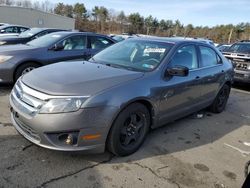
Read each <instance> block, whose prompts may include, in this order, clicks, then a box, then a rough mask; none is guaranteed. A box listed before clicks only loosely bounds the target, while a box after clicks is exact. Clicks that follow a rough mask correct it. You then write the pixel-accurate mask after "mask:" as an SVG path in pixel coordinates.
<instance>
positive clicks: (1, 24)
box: [0, 23, 9, 26]
mask: <svg viewBox="0 0 250 188" xmlns="http://www.w3.org/2000/svg"><path fill="white" fill-rule="evenodd" d="M3 25H9V24H8V23H0V26H3Z"/></svg>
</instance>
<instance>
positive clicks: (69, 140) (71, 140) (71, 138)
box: [58, 133, 77, 145]
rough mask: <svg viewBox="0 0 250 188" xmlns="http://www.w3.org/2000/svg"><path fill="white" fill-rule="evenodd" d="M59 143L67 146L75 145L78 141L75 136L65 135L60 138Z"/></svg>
mask: <svg viewBox="0 0 250 188" xmlns="http://www.w3.org/2000/svg"><path fill="white" fill-rule="evenodd" d="M58 139H59V141H61V142H63V143H64V144H67V145H74V144H75V143H76V141H77V139H76V138H75V136H74V135H73V134H69V133H63V134H60V135H59V136H58Z"/></svg>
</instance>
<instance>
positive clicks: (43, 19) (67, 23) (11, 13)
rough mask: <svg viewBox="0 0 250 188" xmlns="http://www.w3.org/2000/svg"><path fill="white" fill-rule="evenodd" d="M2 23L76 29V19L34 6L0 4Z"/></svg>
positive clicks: (0, 21)
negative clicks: (33, 7) (36, 8)
mask: <svg viewBox="0 0 250 188" xmlns="http://www.w3.org/2000/svg"><path fill="white" fill-rule="evenodd" d="M0 23H9V24H17V25H23V26H28V27H45V28H59V29H74V28H75V19H73V18H68V17H64V16H60V15H57V14H51V13H47V12H43V11H40V10H35V9H32V8H23V7H15V6H0Z"/></svg>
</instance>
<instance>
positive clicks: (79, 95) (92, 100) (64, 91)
mask: <svg viewBox="0 0 250 188" xmlns="http://www.w3.org/2000/svg"><path fill="white" fill-rule="evenodd" d="M232 79H233V67H232V64H231V63H229V62H228V61H227V60H226V58H225V57H223V55H222V54H221V53H220V52H219V51H218V50H217V49H215V48H214V47H213V46H211V45H209V44H206V43H202V42H198V41H187V40H174V39H163V38H150V39H149V38H144V39H139V38H137V39H129V40H125V41H122V42H119V43H117V44H115V45H113V46H111V47H108V48H106V49H105V50H103V51H101V52H100V53H98V54H96V55H95V56H94V57H93V58H91V59H90V61H89V62H87V61H85V62H79V61H78V62H71V63H67V62H63V63H56V64H53V65H49V66H45V67H41V68H39V69H36V70H33V71H31V72H30V73H28V74H26V75H24V76H22V77H21V78H20V79H19V80H18V82H17V83H16V84H15V86H14V88H13V90H12V93H11V96H10V105H11V116H12V123H13V125H14V126H15V128H16V129H17V131H18V132H19V133H21V134H22V135H23V136H24V137H25V138H27V139H28V140H30V141H31V142H33V143H35V144H37V145H39V146H42V147H45V148H49V149H54V150H61V151H79V150H85V151H86V150H88V151H92V152H103V151H104V150H105V148H107V149H108V150H109V151H111V152H112V153H114V154H115V155H120V156H125V155H129V154H132V153H133V152H135V151H136V150H137V149H138V148H139V147H140V146H141V145H142V143H143V141H144V140H145V138H146V135H147V133H148V131H149V130H150V128H156V127H159V126H161V125H165V124H166V123H167V122H172V121H174V120H175V119H178V118H181V117H184V116H186V115H188V114H191V113H194V112H196V111H199V110H201V109H204V108H206V107H209V108H210V109H211V111H212V112H215V113H220V112H222V111H223V110H224V108H225V106H226V103H227V99H228V97H229V93H230V88H231V83H232Z"/></svg>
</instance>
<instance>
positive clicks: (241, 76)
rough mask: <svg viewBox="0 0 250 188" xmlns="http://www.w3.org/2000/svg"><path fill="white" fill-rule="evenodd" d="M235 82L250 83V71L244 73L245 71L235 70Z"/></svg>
mask: <svg viewBox="0 0 250 188" xmlns="http://www.w3.org/2000/svg"><path fill="white" fill-rule="evenodd" d="M234 72H235V74H234V81H235V82H243V83H250V71H243V70H237V69H235V70H234Z"/></svg>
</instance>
